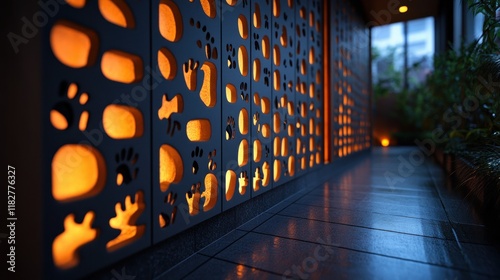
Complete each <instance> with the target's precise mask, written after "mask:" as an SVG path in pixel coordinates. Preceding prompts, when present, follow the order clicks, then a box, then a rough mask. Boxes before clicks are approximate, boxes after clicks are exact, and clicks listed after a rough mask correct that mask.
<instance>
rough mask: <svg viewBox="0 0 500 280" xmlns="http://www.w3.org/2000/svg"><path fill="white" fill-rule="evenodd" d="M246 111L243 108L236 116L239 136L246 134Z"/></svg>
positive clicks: (247, 124)
mask: <svg viewBox="0 0 500 280" xmlns="http://www.w3.org/2000/svg"><path fill="white" fill-rule="evenodd" d="M248 127H249V123H248V111H247V109H245V108H242V109H241V110H240V113H239V115H238V128H239V130H240V133H241V135H247V134H248Z"/></svg>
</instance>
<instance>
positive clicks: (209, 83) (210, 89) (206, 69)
mask: <svg viewBox="0 0 500 280" xmlns="http://www.w3.org/2000/svg"><path fill="white" fill-rule="evenodd" d="M201 71H203V73H204V77H203V84H202V85H201V90H200V99H201V101H203V104H205V106H207V107H209V108H212V107H214V106H215V104H216V103H217V67H215V64H213V63H212V62H209V61H205V63H203V65H202V66H201Z"/></svg>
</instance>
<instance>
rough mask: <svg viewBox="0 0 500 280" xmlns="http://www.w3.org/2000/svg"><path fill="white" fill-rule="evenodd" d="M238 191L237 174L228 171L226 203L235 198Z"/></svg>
mask: <svg viewBox="0 0 500 280" xmlns="http://www.w3.org/2000/svg"><path fill="white" fill-rule="evenodd" d="M235 189H236V173H235V172H234V171H233V170H228V171H226V201H230V200H231V199H232V198H233V195H234V190H235Z"/></svg>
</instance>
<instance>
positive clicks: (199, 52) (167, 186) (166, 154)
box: [152, 0, 236, 242]
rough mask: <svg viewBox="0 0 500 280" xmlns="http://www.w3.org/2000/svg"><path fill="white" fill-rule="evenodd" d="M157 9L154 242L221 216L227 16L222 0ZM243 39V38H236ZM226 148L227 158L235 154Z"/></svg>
mask: <svg viewBox="0 0 500 280" xmlns="http://www.w3.org/2000/svg"><path fill="white" fill-rule="evenodd" d="M202 2H203V3H204V4H202V3H201V2H200V1H191V2H190V1H172V0H159V1H153V4H152V15H153V24H152V39H153V40H152V42H153V45H152V58H153V60H152V64H153V65H155V70H156V71H157V72H159V73H160V74H161V78H160V79H159V82H158V84H157V86H156V87H154V88H153V93H152V98H153V103H152V120H153V131H152V138H153V139H152V140H153V149H152V159H153V162H152V166H153V168H152V169H153V170H152V171H153V184H152V187H153V194H154V197H153V199H154V205H153V217H152V218H153V225H154V229H153V241H154V242H158V241H161V240H164V239H166V238H168V237H170V236H172V235H174V234H176V233H178V232H180V231H182V230H185V229H186V228H188V227H191V226H193V225H195V224H197V223H199V222H201V221H203V220H206V219H208V218H209V217H212V216H214V215H216V214H217V213H220V211H221V207H222V203H221V201H222V200H221V198H222V197H223V193H222V192H221V183H222V181H221V174H222V172H221V170H222V168H221V166H223V164H222V157H221V155H222V150H221V148H222V135H223V134H222V129H223V128H224V129H225V128H226V126H223V121H222V116H221V113H222V110H221V109H222V103H223V100H222V94H221V88H222V87H221V79H220V77H221V63H220V62H221V59H222V55H223V54H225V53H226V52H223V51H222V49H221V29H220V28H221V20H220V19H221V17H220V6H219V4H220V3H219V2H218V1H202ZM235 35H236V34H235ZM230 148H231V146H229V149H227V153H233V154H234V151H233V150H232V149H230Z"/></svg>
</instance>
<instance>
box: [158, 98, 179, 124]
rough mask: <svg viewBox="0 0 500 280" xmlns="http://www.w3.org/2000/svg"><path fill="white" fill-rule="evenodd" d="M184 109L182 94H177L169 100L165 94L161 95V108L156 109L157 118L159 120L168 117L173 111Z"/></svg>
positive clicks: (177, 111)
mask: <svg viewBox="0 0 500 280" xmlns="http://www.w3.org/2000/svg"><path fill="white" fill-rule="evenodd" d="M182 111H184V100H183V99H182V95H180V94H177V95H176V96H174V97H173V98H172V99H171V100H168V99H167V95H166V94H165V95H163V98H162V101H161V108H160V109H159V110H158V118H159V119H160V120H163V119H168V118H170V116H171V115H172V114H174V113H182Z"/></svg>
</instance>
